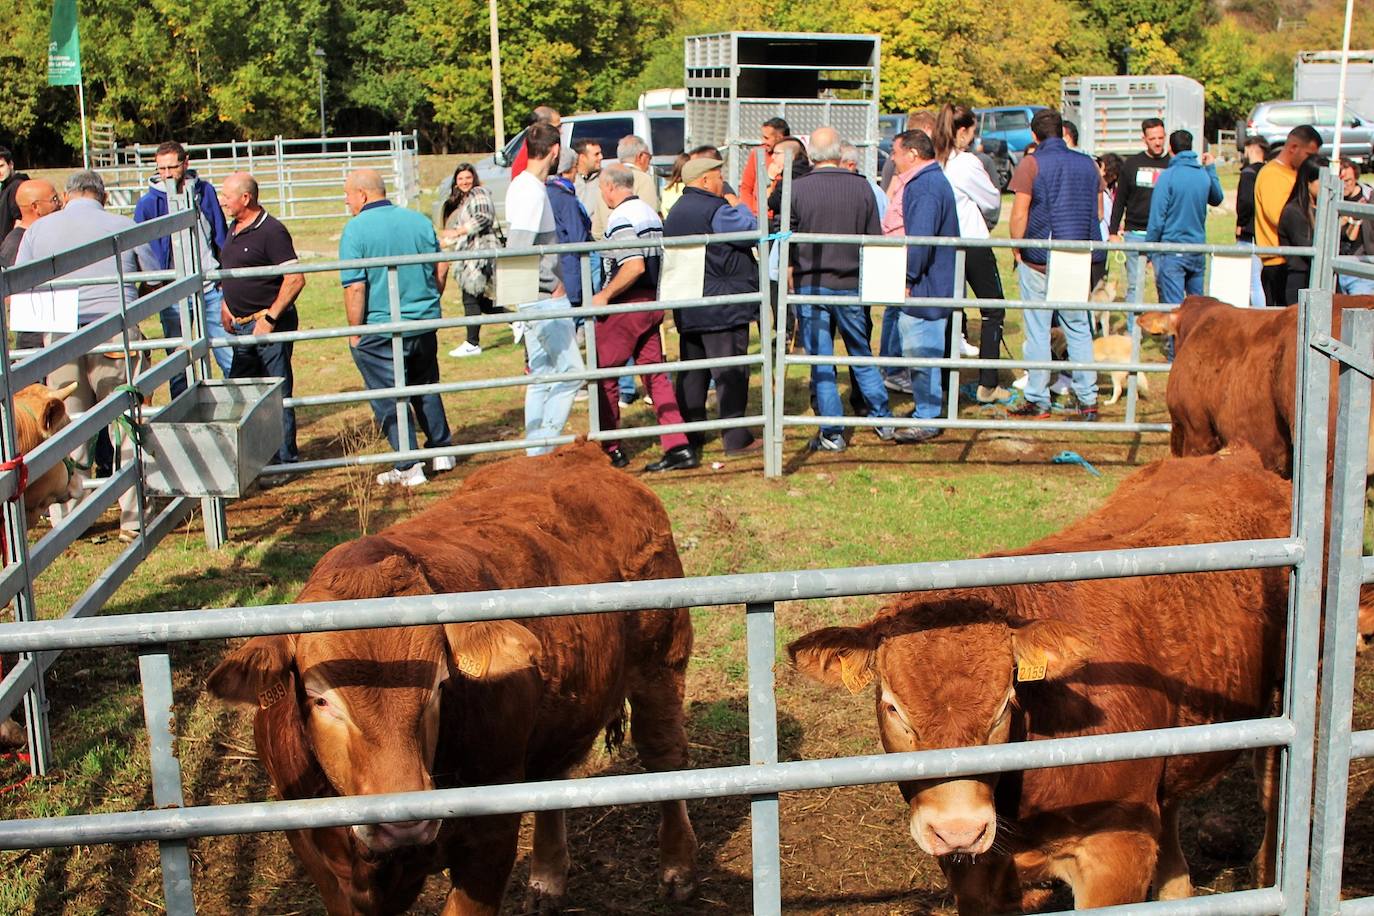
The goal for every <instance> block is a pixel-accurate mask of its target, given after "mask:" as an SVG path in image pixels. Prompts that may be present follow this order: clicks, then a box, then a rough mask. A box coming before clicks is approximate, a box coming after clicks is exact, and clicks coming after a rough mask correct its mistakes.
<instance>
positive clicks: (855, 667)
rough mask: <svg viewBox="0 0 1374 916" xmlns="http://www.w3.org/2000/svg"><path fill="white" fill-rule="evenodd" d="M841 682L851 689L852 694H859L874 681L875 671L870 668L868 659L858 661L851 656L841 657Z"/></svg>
mask: <svg viewBox="0 0 1374 916" xmlns="http://www.w3.org/2000/svg"><path fill="white" fill-rule="evenodd" d="M840 680H842V681H844V685H845V686H846V687H848V688H849V692H850V693H858V692H859V691H860V690H863V689H864V688H865V687H867V686H868V683H869V681H872V680H873V671H872V669H870V668H869V667H868V664H867V658H866V657H865V660H864V661H862V662H861V661H858V660H857V659H855V658H854V657H853V656H851V655H841V656H840Z"/></svg>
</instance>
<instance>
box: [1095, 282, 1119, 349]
mask: <svg viewBox="0 0 1374 916" xmlns="http://www.w3.org/2000/svg"><path fill="white" fill-rule="evenodd" d="M1088 299H1089V301H1091V302H1098V303H1102V304H1106V305H1110V304H1111V303H1113V302H1115V301H1116V281H1115V280H1105V279H1104V280H1099V281H1098V282H1097V286H1095V287H1093V291H1092V293H1090V294H1089V296H1088ZM1092 320H1093V323H1095V324H1096V325H1097V326H1098V327H1099V328H1101V331H1100V332H1099V333H1100V334H1101V335H1102V336H1103V337H1106V336H1108V335H1110V334H1111V333H1112V313H1111V312H1110V311H1109V310H1107V309H1103V310H1101V311H1098V310H1094V311H1093V313H1092Z"/></svg>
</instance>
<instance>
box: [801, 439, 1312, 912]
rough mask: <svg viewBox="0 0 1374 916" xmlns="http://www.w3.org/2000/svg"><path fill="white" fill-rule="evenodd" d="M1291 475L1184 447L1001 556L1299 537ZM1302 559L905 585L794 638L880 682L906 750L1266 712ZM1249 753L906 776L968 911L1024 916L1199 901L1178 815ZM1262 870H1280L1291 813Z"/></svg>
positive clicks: (887, 733)
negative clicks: (1152, 901)
mask: <svg viewBox="0 0 1374 916" xmlns="http://www.w3.org/2000/svg"><path fill="white" fill-rule="evenodd" d="M1290 494H1291V486H1290V485H1289V484H1288V483H1287V482H1286V481H1284V480H1282V479H1281V478H1279V477H1277V476H1276V475H1274V474H1272V473H1270V472H1269V471H1267V470H1265V469H1264V468H1263V467H1262V466H1261V465H1260V462H1259V458H1258V456H1257V455H1256V454H1255V453H1254V452H1253V451H1251V450H1249V449H1244V450H1243V452H1241V453H1238V454H1229V453H1223V454H1222V455H1214V456H1210V457H1206V458H1192V459H1168V460H1165V461H1162V462H1157V463H1155V464H1152V465H1149V466H1148V467H1146V468H1144V469H1142V470H1141V471H1139V472H1137V473H1136V474H1134V475H1132V476H1131V477H1130V478H1128V479H1127V480H1126V481H1125V482H1123V483H1122V485H1121V486H1120V488H1119V489H1118V490H1117V492H1116V493H1115V494H1113V495H1112V497H1111V498H1110V499H1109V500H1108V501H1107V503H1106V504H1105V505H1104V506H1103V507H1102V508H1101V509H1099V510H1098V511H1097V512H1095V513H1093V514H1092V515H1090V516H1088V517H1087V518H1085V519H1083V520H1082V521H1080V522H1077V523H1075V524H1073V525H1071V526H1069V527H1068V528H1067V529H1065V530H1064V531H1062V532H1060V533H1058V534H1055V535H1051V536H1050V537H1048V538H1045V539H1043V540H1040V541H1038V542H1036V543H1034V544H1031V545H1030V546H1028V547H1026V548H1023V549H1021V550H1017V551H1012V552H1010V553H1005V554H996V556H1012V555H1018V554H1038V553H1059V552H1074V551H1086V550H1100V549H1108V548H1129V547H1146V546H1163V545H1173V544H1189V543H1205V542H1212V541H1223V540H1237V539H1251V538H1275V537H1285V536H1287V535H1288V532H1289V500H1290ZM1286 599H1287V570H1284V569H1264V570H1244V571H1236V572H1215V573H1205V574H1197V575H1171V576H1152V577H1144V578H1135V579H1108V580H1096V581H1084V582H1065V583H1047V584H1039V585H1022V586H1000V587H989V588H973V589H956V590H947V591H940V592H928V593H923V594H909V595H904V596H900V597H899V598H897V599H896V600H894V601H893V603H891V604H890V605H889V606H888V607H887V608H885V609H884V610H883V611H882V612H880V613H879V614H878V616H877V617H875V618H874V619H873V620H871V621H870V622H868V623H865V624H862V625H860V626H854V627H827V628H825V629H821V630H816V631H814V632H812V633H809V634H807V635H806V636H803V637H802V638H801V639H799V640H797V641H796V642H794V643H792V644H791V645H790V646H789V647H788V651H789V652H790V654H791V656H792V660H793V663H794V664H795V665H796V666H797V667H798V668H799V669H800V670H801V671H803V672H805V673H806V674H808V675H810V676H811V677H813V678H815V679H817V680H819V681H821V682H823V683H826V684H831V685H836V686H840V685H843V686H847V687H848V688H849V689H850V690H851V691H855V692H857V691H858V690H860V689H862V687H863V686H864V685H866V684H868V683H869V682H870V681H875V680H876V689H875V690H874V700H875V703H876V708H877V718H878V729H879V733H880V735H881V738H882V744H883V747H884V749H886V750H887V751H889V752H899V751H914V750H926V749H931V748H950V747H964V746H975V745H984V744H1001V743H1006V742H1012V741H1036V740H1041V739H1046V738H1060V737H1069V736H1075V735H1098V734H1108V733H1113V732H1123V731H1132V730H1139V729H1151V728H1166V727H1173V726H1186V725H1198V724H1202V723H1208V722H1223V721H1228V720H1235V719H1243V718H1250V717H1261V716H1263V715H1265V714H1266V713H1267V711H1268V709H1269V707H1270V703H1271V701H1272V699H1273V696H1274V691H1275V688H1276V686H1277V682H1278V679H1279V677H1280V676H1281V668H1280V665H1281V660H1282V632H1283V626H1284V620H1285V614H1286V605H1287V600H1286ZM1237 753H1238V752H1224V753H1214V754H1205V755H1194V756H1187V757H1173V758H1167V759H1163V758H1161V759H1153V760H1133V761H1121V762H1117V763H1104V764H1094V765H1086V766H1072V767H1063V768H1058V769H1042V770H1027V771H1024V772H1012V773H1006V774H1003V775H1002V776H1001V777H1000V778H999V777H997V776H986V777H977V778H969V779H948V780H926V781H915V782H906V783H901V784H900V788H901V791H902V794H903V796H904V797H905V798H906V800H907V801H908V803H909V805H910V810H911V833H912V835H913V836H914V838H915V840H916V843H917V844H918V845H919V846H920V848H921V849H923V850H924V851H926V852H927V853H929V854H931V855H934V856H937V857H939V862H940V866H941V868H942V869H943V870H944V872H945V875H946V877H947V878H948V880H949V883H950V886H951V889H952V890H953V892H954V894H955V899H956V901H957V903H958V907H959V912H960V913H962V914H974V913H988V912H1019V911H1020V909H1021V907H1022V904H1023V896H1022V895H1023V892H1026V893H1027V894H1028V896H1027V899H1026V901H1025V902H1027V903H1029V902H1030V901H1031V899H1033V898H1032V897H1031V896H1030V892H1028V891H1026V887H1025V886H1027V885H1030V884H1034V883H1036V882H1044V881H1047V880H1052V879H1053V880H1059V881H1063V882H1065V883H1067V884H1068V885H1069V886H1070V887H1071V888H1072V890H1073V895H1074V903H1075V906H1077V907H1095V906H1104V905H1108V904H1121V903H1131V902H1138V901H1142V900H1144V899H1146V895H1147V893H1148V892H1149V890H1150V888H1151V887H1153V888H1154V890H1155V893H1156V894H1157V895H1158V896H1159V897H1160V898H1181V897H1186V896H1188V895H1189V894H1190V893H1191V883H1190V879H1189V874H1188V866H1187V862H1186V861H1185V859H1184V856H1183V851H1182V848H1181V846H1180V844H1179V835H1178V817H1179V807H1180V805H1181V804H1182V802H1183V801H1184V800H1185V799H1186V798H1188V797H1189V796H1190V795H1194V794H1196V793H1198V792H1199V791H1201V790H1203V789H1204V788H1206V787H1207V786H1209V785H1211V784H1212V783H1213V782H1215V781H1216V780H1217V779H1219V778H1220V777H1221V775H1222V774H1223V773H1225V772H1226V771H1227V769H1228V768H1229V767H1230V766H1231V764H1232V763H1233V762H1234V760H1235V759H1236V756H1237ZM1269 814H1270V825H1269V827H1270V829H1269V830H1268V831H1267V832H1266V837H1267V840H1266V845H1265V848H1264V849H1263V850H1262V851H1261V856H1260V862H1261V865H1262V874H1265V875H1267V874H1269V873H1270V871H1271V870H1272V848H1273V833H1272V825H1273V820H1272V811H1270V812H1269Z"/></svg>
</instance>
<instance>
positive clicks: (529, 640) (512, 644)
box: [444, 620, 543, 679]
mask: <svg viewBox="0 0 1374 916" xmlns="http://www.w3.org/2000/svg"><path fill="white" fill-rule="evenodd" d="M444 637H445V638H446V639H447V640H448V648H449V652H450V653H451V654H452V655H453V665H454V667H455V668H457V669H458V670H459V671H460V672H462V673H463V674H464V675H465V676H467V677H470V678H474V679H477V678H499V677H505V676H506V675H508V674H512V673H514V672H516V671H522V670H524V669H526V668H537V667H538V666H539V662H538V659H539V656H540V655H541V654H542V651H543V650H542V649H541V648H540V645H539V640H538V639H536V638H535V635H534V634H533V633H531V632H530V631H529V630H528V629H526V628H525V627H523V626H521V625H520V624H518V623H516V622H515V621H513V620H485V621H481V622H479V623H449V624H445V625H444Z"/></svg>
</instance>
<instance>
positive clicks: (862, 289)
mask: <svg viewBox="0 0 1374 916" xmlns="http://www.w3.org/2000/svg"><path fill="white" fill-rule="evenodd" d="M859 298H860V299H862V300H863V301H864V302H888V303H893V302H895V303H898V304H901V303H902V302H905V301H906V249H905V248H896V247H892V246H889V245H864V246H863V247H862V248H860V249H859Z"/></svg>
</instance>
